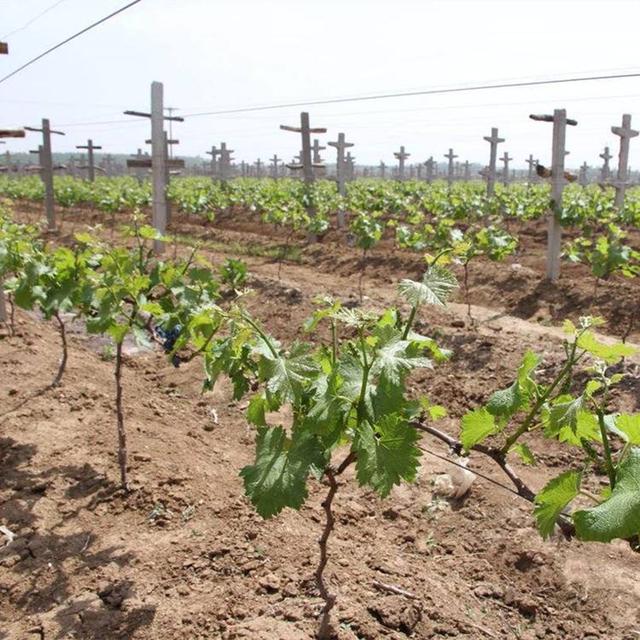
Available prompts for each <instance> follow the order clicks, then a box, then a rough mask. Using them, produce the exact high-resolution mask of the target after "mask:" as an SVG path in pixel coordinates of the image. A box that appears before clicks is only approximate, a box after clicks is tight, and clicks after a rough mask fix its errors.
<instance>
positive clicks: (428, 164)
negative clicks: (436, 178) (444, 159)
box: [424, 156, 434, 184]
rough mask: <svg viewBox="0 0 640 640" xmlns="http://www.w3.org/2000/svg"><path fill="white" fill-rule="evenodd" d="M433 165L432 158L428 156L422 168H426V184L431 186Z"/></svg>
mask: <svg viewBox="0 0 640 640" xmlns="http://www.w3.org/2000/svg"><path fill="white" fill-rule="evenodd" d="M433 165H434V160H433V156H430V157H429V159H428V160H427V161H426V162H425V163H424V166H425V167H426V168H427V183H428V184H431V183H432V182H433Z"/></svg>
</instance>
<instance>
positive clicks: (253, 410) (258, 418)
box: [247, 394, 269, 427]
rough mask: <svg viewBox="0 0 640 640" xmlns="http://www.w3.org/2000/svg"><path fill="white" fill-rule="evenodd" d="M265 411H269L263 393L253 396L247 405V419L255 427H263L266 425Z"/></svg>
mask: <svg viewBox="0 0 640 640" xmlns="http://www.w3.org/2000/svg"><path fill="white" fill-rule="evenodd" d="M267 411H269V403H268V401H267V399H266V398H265V397H264V395H263V394H258V395H256V396H253V398H251V400H249V406H248V407H247V421H248V422H250V423H251V424H254V425H255V426H256V427H264V426H266V425H267V418H266V413H267Z"/></svg>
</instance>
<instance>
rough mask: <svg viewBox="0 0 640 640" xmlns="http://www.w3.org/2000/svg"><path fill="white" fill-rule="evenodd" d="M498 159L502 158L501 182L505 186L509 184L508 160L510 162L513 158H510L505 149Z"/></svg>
mask: <svg viewBox="0 0 640 640" xmlns="http://www.w3.org/2000/svg"><path fill="white" fill-rule="evenodd" d="M500 160H502V184H503V185H504V186H505V187H506V186H507V185H508V184H509V179H510V177H511V174H510V173H509V162H511V160H513V158H510V157H509V153H508V152H507V151H505V152H504V153H503V154H502V158H500Z"/></svg>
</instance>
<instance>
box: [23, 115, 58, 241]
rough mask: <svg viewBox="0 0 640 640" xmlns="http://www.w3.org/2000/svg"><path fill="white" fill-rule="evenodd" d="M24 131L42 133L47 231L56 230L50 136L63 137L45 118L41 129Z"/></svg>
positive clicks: (41, 159)
mask: <svg viewBox="0 0 640 640" xmlns="http://www.w3.org/2000/svg"><path fill="white" fill-rule="evenodd" d="M25 130H26V131H35V132H38V133H42V152H41V153H40V154H39V156H40V177H41V178H42V182H44V206H45V211H46V213H47V227H48V230H49V231H55V230H56V212H55V199H54V194H53V155H52V153H51V134H55V135H58V136H63V135H64V133H63V132H62V131H54V130H53V129H51V124H50V123H49V120H48V119H47V118H43V120H42V128H41V129H38V128H36V127H25Z"/></svg>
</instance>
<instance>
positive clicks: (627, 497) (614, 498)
mask: <svg viewBox="0 0 640 640" xmlns="http://www.w3.org/2000/svg"><path fill="white" fill-rule="evenodd" d="M573 521H574V523H575V526H576V533H577V535H578V538H580V539H581V540H589V541H595V542H611V540H614V539H615V538H622V539H626V538H631V537H632V536H635V535H638V534H639V533H640V449H637V448H634V449H631V450H630V451H629V453H628V455H627V457H626V458H625V459H624V460H623V461H622V462H621V463H620V465H619V466H618V469H617V470H616V485H615V487H614V489H613V491H612V492H611V495H610V496H609V497H608V498H607V499H606V500H605V501H604V502H603V503H601V504H599V505H598V506H597V507H592V508H591V509H582V510H580V511H576V512H575V513H574V514H573Z"/></svg>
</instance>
